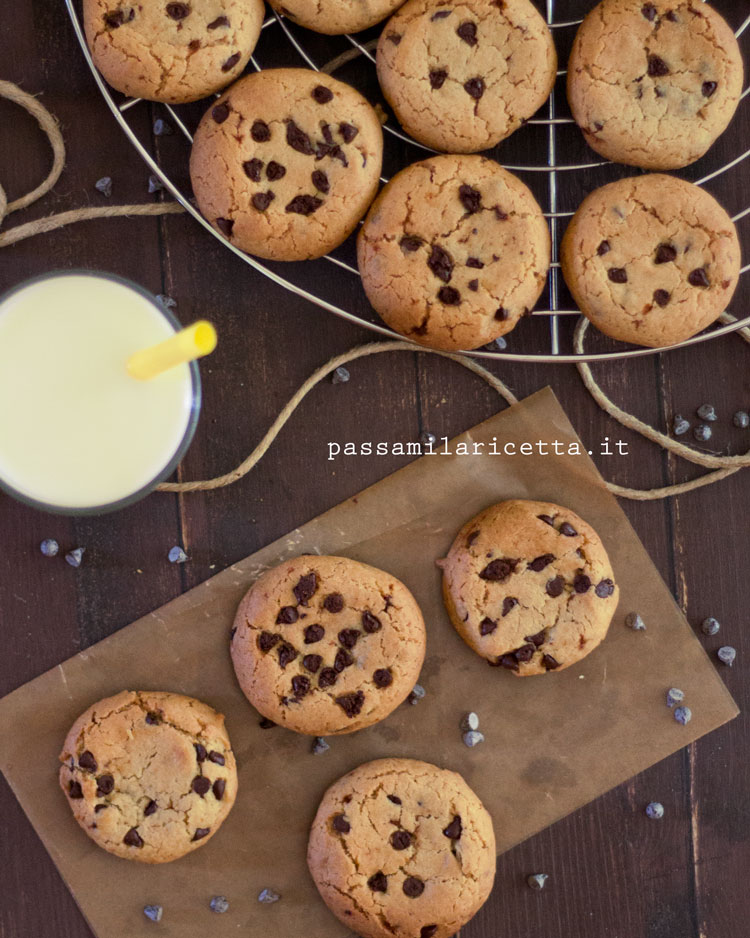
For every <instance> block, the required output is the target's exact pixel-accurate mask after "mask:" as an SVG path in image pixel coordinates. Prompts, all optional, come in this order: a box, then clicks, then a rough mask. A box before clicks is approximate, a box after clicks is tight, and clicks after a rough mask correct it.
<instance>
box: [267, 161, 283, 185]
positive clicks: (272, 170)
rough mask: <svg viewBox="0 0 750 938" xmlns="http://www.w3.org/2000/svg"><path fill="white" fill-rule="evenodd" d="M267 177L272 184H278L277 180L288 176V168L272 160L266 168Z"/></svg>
mask: <svg viewBox="0 0 750 938" xmlns="http://www.w3.org/2000/svg"><path fill="white" fill-rule="evenodd" d="M266 176H267V177H268V179H270V180H271V182H276V180H277V179H283V178H284V176H286V166H282V165H281V163H277V162H276V160H271V162H270V163H269V164H268V166H267V167H266Z"/></svg>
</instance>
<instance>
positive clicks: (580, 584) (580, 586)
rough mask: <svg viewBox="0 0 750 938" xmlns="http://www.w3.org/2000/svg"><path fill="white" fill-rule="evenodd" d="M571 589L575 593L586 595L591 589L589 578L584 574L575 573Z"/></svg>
mask: <svg viewBox="0 0 750 938" xmlns="http://www.w3.org/2000/svg"><path fill="white" fill-rule="evenodd" d="M573 589H574V590H575V592H576V593H588V591H589V590H590V589H591V577H589V576H586V574H585V573H576V575H575V579H574V580H573Z"/></svg>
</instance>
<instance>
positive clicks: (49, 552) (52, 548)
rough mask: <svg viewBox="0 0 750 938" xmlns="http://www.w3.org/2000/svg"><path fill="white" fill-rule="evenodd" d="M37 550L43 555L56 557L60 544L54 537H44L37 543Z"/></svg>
mask: <svg viewBox="0 0 750 938" xmlns="http://www.w3.org/2000/svg"><path fill="white" fill-rule="evenodd" d="M39 550H40V551H41V552H42V553H43V554H44V556H45V557H56V556H57V552H58V551H59V550H60V545H59V544H58V543H57V541H56V540H55V539H54V538H52V537H46V538H45V539H44V540H43V541H42V543H41V544H40V545H39Z"/></svg>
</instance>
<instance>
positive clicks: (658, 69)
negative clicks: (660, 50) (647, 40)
mask: <svg viewBox="0 0 750 938" xmlns="http://www.w3.org/2000/svg"><path fill="white" fill-rule="evenodd" d="M648 74H649V77H650V78H662V77H663V76H664V75H668V74H669V66H668V65H667V63H666V62H665V61H664V59H663V58H661V56H658V55H653V54H652V55H649V57H648Z"/></svg>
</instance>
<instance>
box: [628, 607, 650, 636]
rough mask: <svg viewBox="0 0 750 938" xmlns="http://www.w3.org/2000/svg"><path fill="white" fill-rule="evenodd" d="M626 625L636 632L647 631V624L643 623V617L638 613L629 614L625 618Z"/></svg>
mask: <svg viewBox="0 0 750 938" xmlns="http://www.w3.org/2000/svg"><path fill="white" fill-rule="evenodd" d="M625 625H627V627H628V628H629V629H632V630H633V631H634V632H645V631H646V623H645V622H644V621H643V618H642V616H640V615H639V614H638V613H637V612H629V613H628V614H627V615H626V616H625Z"/></svg>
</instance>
